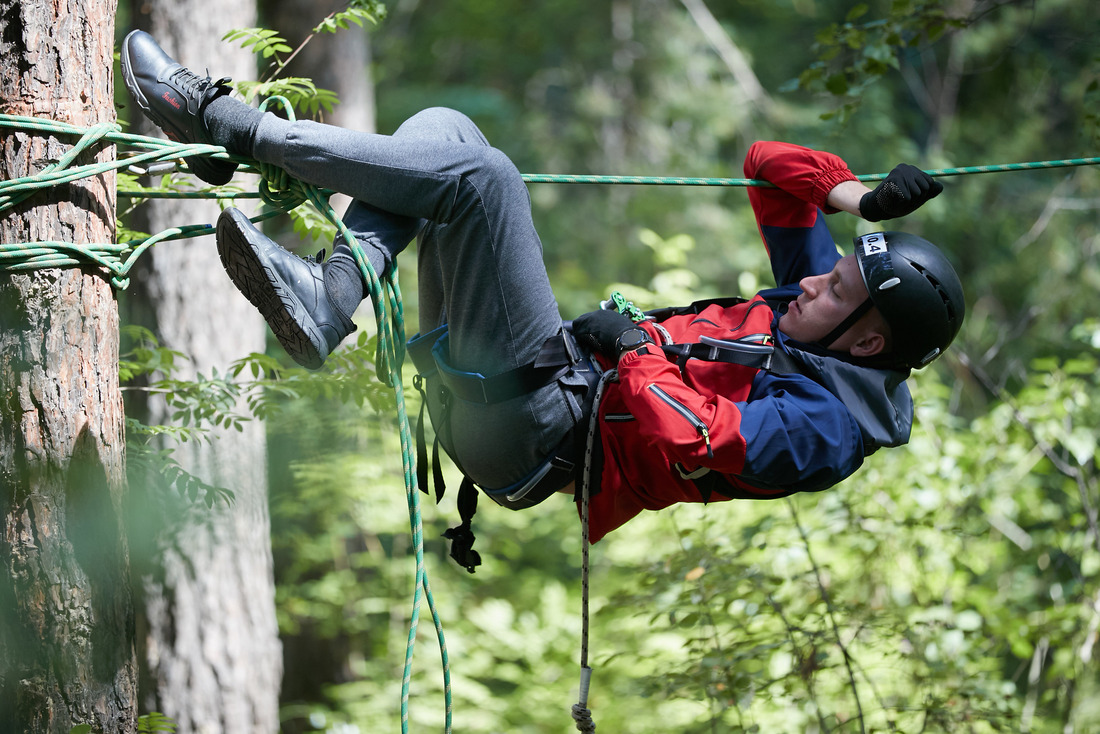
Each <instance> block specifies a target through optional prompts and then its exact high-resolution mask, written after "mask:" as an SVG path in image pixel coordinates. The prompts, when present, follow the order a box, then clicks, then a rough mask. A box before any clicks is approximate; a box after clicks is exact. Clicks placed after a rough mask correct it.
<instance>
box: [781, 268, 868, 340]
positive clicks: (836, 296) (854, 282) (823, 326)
mask: <svg viewBox="0 0 1100 734" xmlns="http://www.w3.org/2000/svg"><path fill="white" fill-rule="evenodd" d="M798 284H799V286H801V288H802V295H800V296H799V297H798V298H797V299H795V300H794V301H791V304H790V306H789V307H788V309H787V313H785V314H783V316H782V317H780V319H779V330H780V331H782V332H783V333H784V334H786V335H787V336H789V337H791V338H792V339H795V340H797V341H800V342H804V343H806V344H812V343H814V342H816V341H818V340H819V339H821V338H823V337H825V336H826V335H827V334H828V333H829V332H830V331H832V330H833V329H835V328H836V327H837V325H838V324H840V322H841V321H843V320H844V319H846V318H847V317H848V315H849V314H851V313H852V311H855V310H856V307H857V306H859V305H860V304H861V303H863V302H864V301H865V300H867V287H866V286H865V285H864V284H863V278H862V276H860V274H859V265H857V264H856V258H855V256H854V255H847V256H846V257H842V258H841V259H840V260H838V261H837V263H836V265H834V266H833V269H832V270H831V271H829V272H828V273H823V274H821V275H812V276H810V277H807V278H803V279H802V280H800V281H799V282H798ZM856 336H857V335H856V333H855V330H854V329H849V330H848V331H847V332H846V333H844V334H842V335H841V336H840V338H839V339H837V340H836V341H835V342H834V343H833V344H826V345H825V346H826V347H828V348H829V349H834V350H836V351H840V352H846V351H848V350H849V349H850V348H851V346H852V343H854V342H855V340H856Z"/></svg>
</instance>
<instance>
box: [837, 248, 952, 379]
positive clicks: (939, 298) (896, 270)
mask: <svg viewBox="0 0 1100 734" xmlns="http://www.w3.org/2000/svg"><path fill="white" fill-rule="evenodd" d="M853 241H854V242H855V246H856V262H857V263H859V272H860V274H861V275H862V276H863V282H864V284H865V285H866V286H867V293H868V294H869V296H870V299H871V302H872V303H874V305H875V308H877V309H878V310H879V313H881V314H882V317H883V318H884V319H885V320H886V323H887V324H889V326H890V331H891V334H892V335H893V342H894V343H893V349H892V350H891V354H892V355H893V356H895V357H896V358H897V360H898V361H899V362H900V363H902V364H904V365H905V366H906V367H909V368H911V369H920V368H921V367H924V366H926V365H928V364H929V363H930V362H932V360H934V359H935V358H936V357H938V356H940V355H941V354H943V351H944V350H945V349H947V346H948V345H949V344H951V341H952V340H953V339H954V338H955V335H956V334H958V333H959V328H960V327H961V326H962V322H963V316H964V315H965V313H966V304H965V303H964V302H963V289H962V283H961V282H960V281H959V276H958V275H957V274H956V273H955V269H954V268H953V267H951V263H949V262H948V261H947V258H946V257H945V256H944V254H943V253H942V252H941V251H940V249H939V248H938V247H936V246H935V245H933V244H932V243H931V242H929V241H928V240H925V239H923V238H921V237H917V236H916V235H911V234H906V233H905V232H873V233H871V234H865V235H861V236H859V237H856V238H855V239H854V240H853Z"/></svg>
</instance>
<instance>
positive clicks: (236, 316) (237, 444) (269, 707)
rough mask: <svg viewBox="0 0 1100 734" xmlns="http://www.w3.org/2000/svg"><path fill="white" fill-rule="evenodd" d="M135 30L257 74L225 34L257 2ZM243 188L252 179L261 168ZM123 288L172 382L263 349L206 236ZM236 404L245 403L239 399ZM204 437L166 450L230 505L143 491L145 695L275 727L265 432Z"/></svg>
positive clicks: (194, 216)
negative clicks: (166, 355) (173, 365)
mask: <svg viewBox="0 0 1100 734" xmlns="http://www.w3.org/2000/svg"><path fill="white" fill-rule="evenodd" d="M135 25H136V26H137V27H141V28H143V29H145V30H148V31H149V32H150V33H151V34H152V35H153V37H154V38H156V39H157V41H158V43H160V44H161V45H162V46H163V47H164V49H165V50H166V51H167V52H168V53H169V54H171V55H172V56H173V57H174V58H176V59H178V60H179V61H180V62H181V63H183V64H185V65H188V66H189V67H190V68H191V69H192V70H194V71H195V72H197V73H200V74H206V73H207V69H209V73H211V74H213V75H214V76H215V77H221V76H231V77H233V78H234V79H253V78H255V75H256V70H255V60H254V57H253V56H252V54H251V53H249V52H247V51H246V50H244V49H241V48H239V47H234V46H231V45H229V44H227V43H225V42H223V41H222V40H221V38H222V36H223V35H224V34H225V33H226V32H227V31H229V30H231V29H235V28H246V27H250V26H254V25H256V9H255V3H254V2H235V3H228V4H227V3H224V2H214V1H212V0H183V1H181V0H152V1H151V2H146V3H143V4H140V5H138V6H135ZM134 117H135V122H139V128H138V129H139V130H140V131H141V132H142V133H143V134H148V135H155V136H162V135H163V134H162V133H160V132H159V131H157V130H156V129H155V128H153V127H152V126H150V125H149V124H148V123H146V122H145V121H144V120H143V119H141V120H139V119H137V118H139V117H140V116H139V115H137V112H136V110H135V111H134ZM194 183H195V185H196V186H203V185H204V184H203V183H202V182H201V181H199V180H198V179H194ZM240 184H241V186H242V187H245V188H247V187H249V186H255V184H256V180H255V177H242V178H241V181H240ZM219 212H220V208H219V206H218V204H217V203H215V202H213V201H179V200H159V201H154V202H150V203H149V204H145V205H143V206H142V207H141V209H140V210H139V211H138V212H137V213H136V217H135V226H137V227H138V228H139V229H143V230H145V231H150V232H158V231H161V230H163V229H167V228H169V227H173V226H178V225H181V224H196V223H213V222H214V221H216V219H217V217H218V214H219ZM131 291H132V294H133V299H132V300H131V302H130V305H131V306H132V307H133V308H132V313H133V318H132V319H131V320H133V321H140V322H143V323H144V324H145V325H147V326H148V327H150V328H151V329H152V330H153V332H154V333H155V334H156V335H157V338H158V339H159V340H160V342H161V344H162V345H164V346H167V347H170V348H172V349H174V350H177V351H179V352H181V353H182V354H184V355H186V359H185V360H183V361H182V362H181V363H177V367H178V369H177V371H176V373H175V375H174V376H175V377H177V378H181V379H194V378H195V377H196V376H197V375H200V374H201V375H204V376H207V377H209V376H211V374H212V373H213V372H214V371H217V372H219V373H224V372H225V371H226V370H227V368H228V367H229V365H230V364H231V363H232V362H233V361H235V360H237V359H240V358H241V357H244V356H247V355H248V354H249V353H251V352H263V351H264V346H265V339H266V334H267V327H266V325H265V324H264V322H263V319H262V318H261V317H260V315H259V313H258V312H257V311H256V309H255V308H253V307H252V306H251V305H250V304H249V303H248V301H247V300H245V298H244V297H243V296H241V295H240V293H238V292H237V290H236V289H235V288H234V287H233V285H232V283H231V282H230V281H229V279H228V277H227V276H226V275H225V272H224V270H223V269H222V266H221V264H220V262H219V260H218V254H217V250H216V247H215V242H214V238H213V237H210V236H207V237H200V238H196V239H190V240H184V241H180V242H172V243H165V244H164V245H160V246H157V247H155V248H153V251H152V252H151V253H150V254H149V255H148V256H147V257H145V258H143V262H142V263H141V270H140V273H139V275H138V277H136V278H135V285H134V286H133V287H132V288H131ZM142 410H143V412H142V413H141V419H142V420H143V421H145V422H147V423H150V424H162V423H163V424H170V423H172V422H173V421H172V418H171V415H170V411H169V409H168V408H167V406H165V404H164V403H163V401H155V400H152V401H149V402H148V403H147V404H146V405H145V406H143V408H142ZM238 412H240V413H246V412H247V411H246V410H245V408H244V406H238ZM209 438H210V440H209V441H207V442H202V443H200V442H195V441H192V442H188V443H184V444H180V445H176V446H175V447H174V448H175V453H174V457H175V459H176V460H177V461H178V462H179V463H180V465H181V466H183V467H184V468H185V469H186V470H187V471H188V472H190V473H192V474H194V475H196V476H198V477H200V478H201V479H202V480H203V481H205V482H207V483H208V484H212V485H216V486H220V487H225V488H227V489H230V490H231V491H232V492H233V493H234V499H233V502H232V504H230V505H229V506H226V505H225V504H219V505H216V506H215V507H214V508H212V509H208V508H207V507H206V505H205V504H204V503H202V502H199V503H195V502H191V501H189V500H186V499H184V498H180V497H179V496H178V495H175V494H173V493H172V492H171V491H168V492H165V491H163V490H157V489H155V488H153V487H149V488H147V491H146V492H145V499H146V500H147V501H149V505H148V508H147V511H146V512H145V513H143V516H142V517H143V522H142V524H141V525H140V526H139V527H138V528H137V529H138V535H135V536H132V537H133V538H134V543H135V546H137V545H138V544H140V547H141V548H143V549H145V550H146V552H145V553H143V554H142V559H141V561H142V562H141V566H140V568H136V571H137V572H136V573H135V579H136V581H137V583H138V584H139V588H138V596H139V599H140V603H139V610H138V612H139V614H138V617H139V646H140V650H139V653H140V655H141V662H142V675H141V704H142V708H143V709H145V710H150V711H159V712H162V713H164V714H166V715H168V716H169V717H171V718H172V719H174V720H175V722H176V723H177V724H178V726H179V731H180V732H202V733H203V734H220V733H224V734H238V733H239V732H249V733H250V734H251V733H258V734H261V733H264V732H276V731H278V729H279V719H278V707H279V685H280V680H281V677H282V649H281V646H280V643H279V635H278V625H277V622H276V619H275V586H274V571H273V564H272V556H271V536H270V518H269V514H268V505H267V472H266V469H267V453H266V436H265V432H264V427H263V424H262V423H260V422H258V421H253V422H250V423H246V424H245V426H244V430H243V431H241V432H237V431H235V430H231V429H221V428H214V429H211V430H210V433H209ZM136 566H137V564H135V567H136Z"/></svg>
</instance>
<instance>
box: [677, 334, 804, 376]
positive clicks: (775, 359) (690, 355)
mask: <svg viewBox="0 0 1100 734" xmlns="http://www.w3.org/2000/svg"><path fill="white" fill-rule="evenodd" d="M661 349H662V350H663V351H664V352H665V354H666V355H668V356H669V357H670V358H673V359H674V360H675V361H676V363H677V364H678V365H679V366H680V368H681V369H683V367H684V365H685V364H686V363H687V360H689V359H699V360H703V361H704V362H724V363H726V364H738V365H742V366H745V367H752V368H754V369H758V370H767V371H768V372H774V373H779V374H790V373H792V372H798V371H799V370H798V366H797V365H796V364H795V362H794V360H793V359H792V358H791V357H790V355H788V354H787V353H786V352H784V351H783V350H782V349H776V348H775V346H774V345H772V344H757V343H755V342H737V341H725V340H723V339H712V338H710V337H706V336H704V337H701V341H699V342H694V343H691V344H665V345H663V346H662V347H661Z"/></svg>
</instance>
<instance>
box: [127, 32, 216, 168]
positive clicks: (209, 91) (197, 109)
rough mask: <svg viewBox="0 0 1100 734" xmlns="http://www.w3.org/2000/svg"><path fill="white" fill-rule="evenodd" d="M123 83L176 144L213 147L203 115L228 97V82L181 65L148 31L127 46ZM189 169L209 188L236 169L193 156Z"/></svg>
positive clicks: (137, 34)
mask: <svg viewBox="0 0 1100 734" xmlns="http://www.w3.org/2000/svg"><path fill="white" fill-rule="evenodd" d="M120 59H121V63H122V78H123V79H124V80H125V82H126V89H128V90H129V91H130V95H131V96H132V97H133V98H134V101H135V102H137V105H138V107H140V108H141V111H142V112H143V113H145V116H146V117H148V118H149V119H150V120H152V122H153V123H154V124H155V125H156V126H157V127H159V128H160V129H161V130H163V131H164V134H165V135H167V136H168V138H169V139H170V140H174V141H176V142H177V143H211V140H210V136H209V133H208V132H207V130H206V124H205V123H204V122H203V119H202V111H203V110H204V109H205V108H206V105H208V104H210V102H211V101H212V100H214V99H217V98H218V97H221V96H223V95H226V94H229V93H230V89H229V87H228V86H226V84H225V83H226V82H227V81H229V79H228V77H227V78H224V79H219V80H217V81H213V80H212V79H211V78H210V77H209V76H207V77H205V78H203V77H200V76H198V75H197V74H195V73H193V72H192V71H190V70H189V69H187V68H186V67H184V66H181V65H180V64H179V63H177V62H176V61H175V59H173V58H172V57H171V56H169V55H168V54H166V53H165V52H164V50H163V49H162V48H161V47H160V46H159V45H157V42H156V41H155V40H153V37H152V36H150V35H149V34H148V33H146V32H145V31H132V32H130V34H129V35H127V36H126V38H125V39H124V40H123V41H122V52H121V54H120ZM186 160H187V165H188V166H189V167H190V168H191V170H192V171H194V173H195V175H196V176H198V177H199V178H201V179H202V180H203V181H205V182H206V183H208V184H212V185H214V186H220V185H222V184H225V183H229V180H230V179H232V178H233V173H234V172H235V171H236V170H237V164H236V163H234V162H233V161H229V160H225V159H223V158H211V157H208V156H192V157H190V158H187V159H186Z"/></svg>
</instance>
